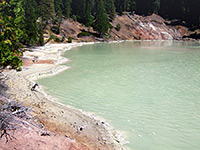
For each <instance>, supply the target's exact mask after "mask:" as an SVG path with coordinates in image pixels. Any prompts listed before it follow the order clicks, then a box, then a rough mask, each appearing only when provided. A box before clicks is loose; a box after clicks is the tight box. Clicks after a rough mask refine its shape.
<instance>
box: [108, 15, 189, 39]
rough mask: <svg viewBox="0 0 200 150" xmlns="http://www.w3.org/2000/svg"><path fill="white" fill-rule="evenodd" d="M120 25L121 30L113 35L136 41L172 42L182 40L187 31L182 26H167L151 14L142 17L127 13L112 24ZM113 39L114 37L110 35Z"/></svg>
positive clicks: (163, 21) (162, 20)
mask: <svg viewBox="0 0 200 150" xmlns="http://www.w3.org/2000/svg"><path fill="white" fill-rule="evenodd" d="M116 24H120V25H121V30H120V31H119V32H117V31H116V30H113V32H114V33H116V34H118V36H119V37H121V38H122V39H126V40H127V39H133V40H134V39H137V40H174V39H182V37H183V35H184V34H185V32H186V31H187V29H186V28H185V27H182V26H168V25H166V24H165V20H164V19H163V18H162V17H160V16H158V15H156V14H153V15H151V16H147V17H142V16H139V15H129V14H128V13H127V14H126V15H123V16H117V17H116V19H115V20H114V22H113V26H115V25H116ZM112 36H113V37H114V38H115V39H117V37H116V36H114V35H112Z"/></svg>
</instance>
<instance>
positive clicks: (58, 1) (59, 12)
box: [54, 0, 62, 18]
mask: <svg viewBox="0 0 200 150" xmlns="http://www.w3.org/2000/svg"><path fill="white" fill-rule="evenodd" d="M61 6H62V0H54V9H55V12H56V16H57V17H58V18H62V10H61Z"/></svg>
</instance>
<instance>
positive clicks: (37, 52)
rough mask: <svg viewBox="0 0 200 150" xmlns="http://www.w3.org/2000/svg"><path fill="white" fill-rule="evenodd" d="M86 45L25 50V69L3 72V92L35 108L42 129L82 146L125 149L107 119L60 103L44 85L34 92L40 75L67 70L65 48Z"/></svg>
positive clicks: (57, 45) (10, 97)
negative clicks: (34, 86)
mask: <svg viewBox="0 0 200 150" xmlns="http://www.w3.org/2000/svg"><path fill="white" fill-rule="evenodd" d="M83 44H84V43H72V44H47V45H45V46H43V47H37V48H34V49H31V50H30V51H26V52H25V53H24V56H23V57H22V59H23V61H24V65H23V67H22V71H20V72H16V71H14V70H11V71H6V72H3V75H4V76H5V78H6V80H5V83H4V84H5V85H6V86H5V87H4V88H2V91H1V94H2V95H3V96H5V97H7V98H9V99H16V100H18V101H22V102H23V104H24V105H26V106H31V107H33V110H34V113H33V116H34V118H35V120H37V122H38V124H39V126H41V128H44V129H45V130H48V131H50V132H52V133H55V134H60V135H63V136H66V137H68V138H69V139H71V140H73V141H74V142H75V143H77V145H78V147H79V149H91V150H95V149H99V150H118V149H123V148H122V146H121V143H120V140H119V138H118V133H117V132H116V131H115V130H114V129H112V128H111V127H110V126H109V125H108V124H107V123H106V122H105V121H102V120H100V119H96V117H95V116H94V115H91V114H88V113H86V112H83V111H81V110H78V109H75V108H72V107H70V106H66V105H63V104H60V103H58V102H57V101H56V99H55V98H54V97H52V96H51V95H48V94H47V93H45V92H44V90H43V89H42V87H41V86H40V87H36V89H35V91H31V87H32V86H33V85H34V84H35V80H37V79H38V78H42V77H45V76H50V75H55V74H57V73H59V72H62V71H64V70H66V69H68V68H69V67H67V66H66V65H61V64H63V63H66V62H67V61H68V60H67V59H66V58H64V57H62V54H63V53H64V52H65V51H66V50H70V49H71V48H73V47H76V46H81V45H83ZM87 44H93V43H87ZM34 57H35V58H36V62H35V63H34V62H33V60H34ZM18 134H19V133H18ZM55 139H56V138H55ZM61 140H62V138H61ZM55 141H56V140H55ZM63 142H65V141H64V140H63ZM50 149H51V148H50ZM52 149H53V148H52ZM58 149H61V148H58ZM69 149H76V148H69Z"/></svg>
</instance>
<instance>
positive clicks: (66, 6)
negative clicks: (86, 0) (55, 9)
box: [61, 0, 72, 18]
mask: <svg viewBox="0 0 200 150" xmlns="http://www.w3.org/2000/svg"><path fill="white" fill-rule="evenodd" d="M71 3H72V0H62V7H61V8H62V13H63V15H64V16H65V17H67V18H69V17H70V15H71Z"/></svg>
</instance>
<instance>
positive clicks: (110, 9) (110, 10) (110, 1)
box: [104, 0, 116, 21]
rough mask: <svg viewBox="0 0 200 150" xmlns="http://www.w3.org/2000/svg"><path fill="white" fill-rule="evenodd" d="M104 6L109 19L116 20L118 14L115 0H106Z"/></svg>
mask: <svg viewBox="0 0 200 150" xmlns="http://www.w3.org/2000/svg"><path fill="white" fill-rule="evenodd" d="M104 6H105V9H106V13H107V14H108V17H109V19H110V20H111V21H112V20H114V19H115V15H116V11H115V4H114V0H104Z"/></svg>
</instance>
